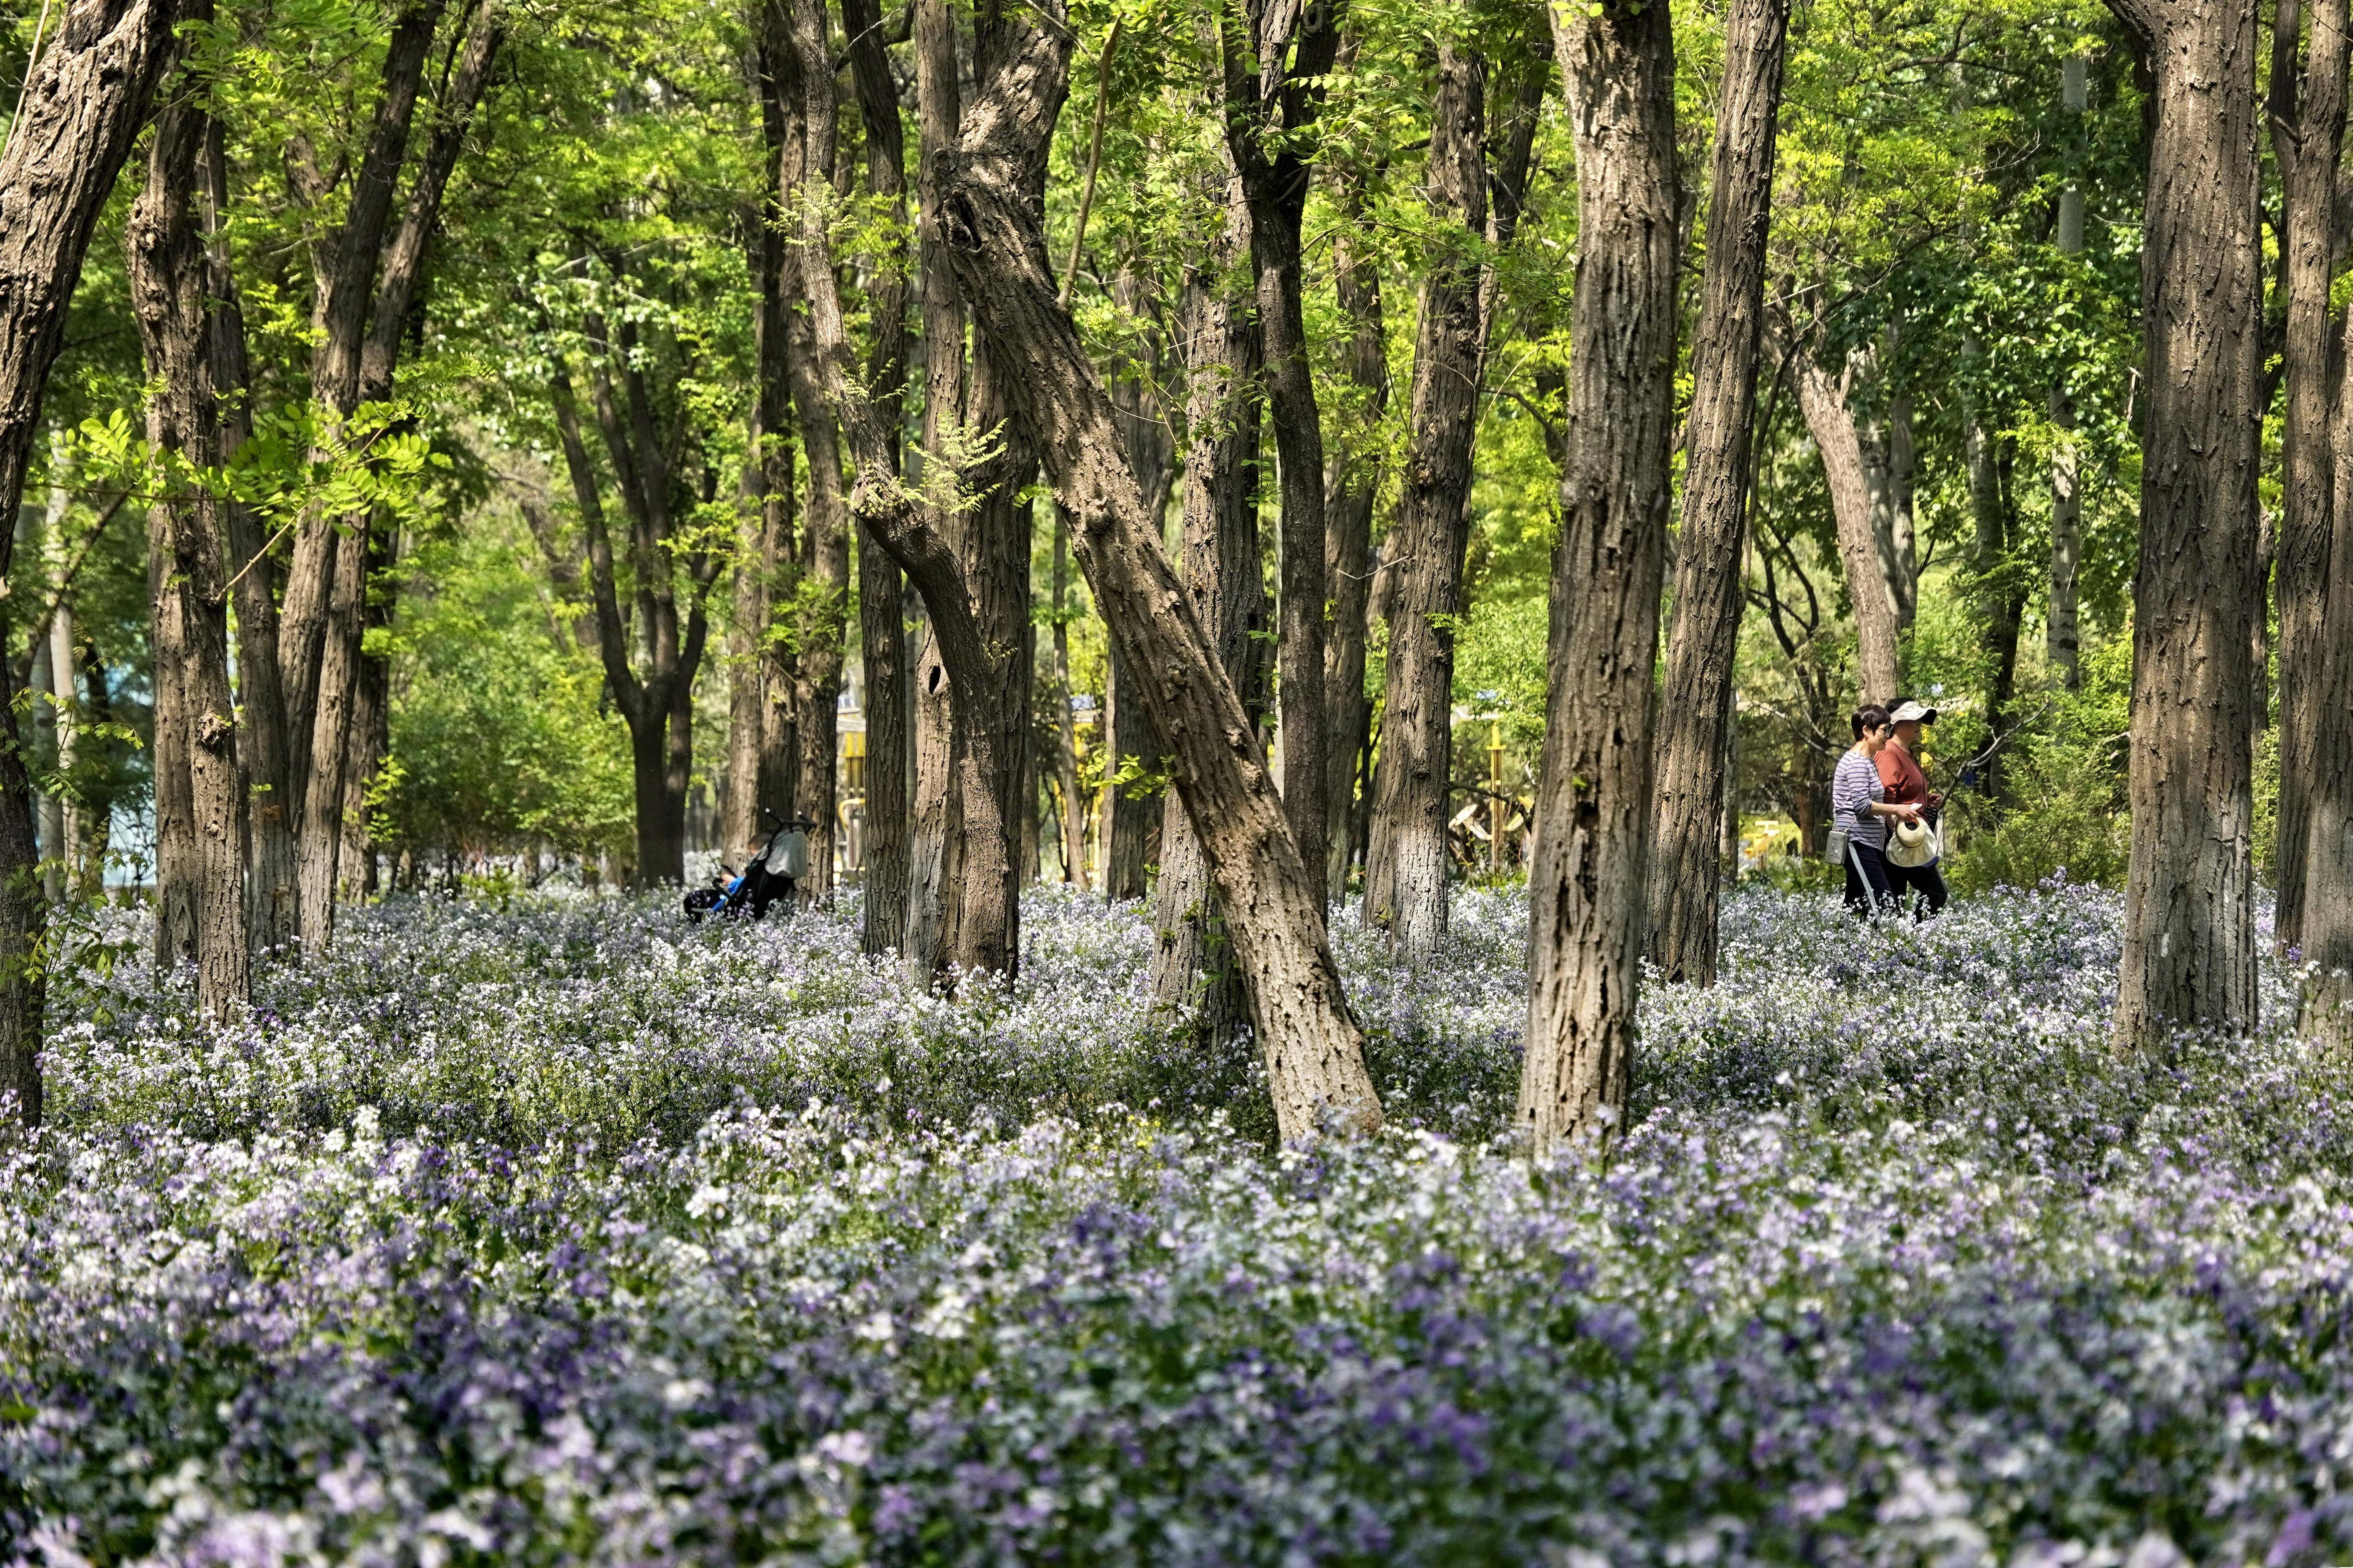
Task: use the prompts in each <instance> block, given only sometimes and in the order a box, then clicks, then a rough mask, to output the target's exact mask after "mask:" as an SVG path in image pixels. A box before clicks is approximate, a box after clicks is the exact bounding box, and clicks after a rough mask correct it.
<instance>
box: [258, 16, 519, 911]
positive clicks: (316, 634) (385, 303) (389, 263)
mask: <svg viewBox="0 0 2353 1568" xmlns="http://www.w3.org/2000/svg"><path fill="white" fill-rule="evenodd" d="M443 8H444V5H443V0H410V3H409V5H408V8H407V9H406V10H405V11H404V12H403V13H402V14H401V16H400V17H399V18H398V20H397V21H396V23H395V25H394V28H393V42H392V48H391V51H390V53H389V54H388V55H387V58H386V62H385V91H384V99H383V101H382V104H381V105H380V107H379V111H378V116H377V121H376V123H375V129H374V132H373V134H372V135H371V137H370V141H369V145H368V149H367V152H366V154H365V157H364V161H363V163H362V167H361V171H360V176H359V181H358V183H357V184H355V185H354V188H353V202H352V209H351V212H350V214H349V215H348V216H346V217H345V220H344V225H343V234H342V236H341V237H340V240H339V243H338V247H337V254H336V264H335V268H334V270H333V272H332V275H331V276H330V277H329V278H327V279H323V280H322V286H321V294H320V304H319V315H320V321H319V325H320V327H321V330H322V337H321V342H320V347H319V348H318V349H317V350H316V351H315V352H314V353H313V355H312V361H311V394H312V396H313V397H315V398H316V399H317V400H318V401H319V402H320V403H321V404H322V405H324V407H325V409H326V411H327V413H328V415H329V416H330V418H331V420H332V421H333V422H335V423H336V424H338V425H340V422H341V421H342V420H343V419H344V418H346V417H348V416H350V414H351V413H352V412H353V410H354V409H356V408H358V407H360V406H361V405H365V404H370V403H380V402H383V401H384V400H385V399H387V398H389V397H390V396H391V395H392V392H393V378H394V374H395V372H396V368H397V364H398V360H399V351H400V342H401V339H402V334H403V332H404V331H405V329H406V326H407V324H408V313H409V307H410V305H411V304H412V303H413V302H414V300H416V298H417V289H418V288H419V286H420V284H421V282H422V279H423V276H424V268H425V262H426V258H427V254H428V253H429V250H430V248H431V244H432V237H433V234H434V231H435V230H436V228H438V226H439V221H440V213H441V200H442V196H443V195H444V194H445V193H446V192H447V191H448V183H449V177H450V174H451V173H452V172H453V171H454V170H455V168H456V166H457V162H458V157H459V153H461V152H462V151H463V149H464V146H465V138H466V132H467V129H468V127H469V126H470V124H471V121H472V118H473V113H474V110H475V108H476V106H477V105H478V104H479V103H480V100H481V95H482V92H483V90H484V89H486V88H487V87H488V85H489V81H490V71H491V64H492V62H493V61H494V60H495V59H496V58H497V54H498V50H499V47H500V46H501V43H502V41H503V40H504V37H505V12H504V8H503V6H501V5H499V4H497V3H495V0H493V3H491V4H486V5H483V6H482V7H481V9H480V11H478V12H476V13H475V14H474V16H473V21H472V25H471V27H470V31H469V33H468V36H467V40H466V47H465V48H464V49H463V50H462V51H461V52H460V58H459V63H458V68H457V69H456V70H455V72H454V73H453V74H452V75H451V76H450V77H449V78H448V89H447V91H446V93H445V95H444V96H443V98H442V100H441V101H440V102H439V103H438V104H437V105H436V106H435V108H436V116H435V120H434V125H433V133H432V135H431V137H430V138H429V139H428V142H427V149H426V153H425V156H424V157H423V158H422V159H421V160H420V161H419V162H418V164H417V174H416V177H415V179H414V180H413V181H412V182H411V184H410V186H409V191H408V200H407V203H406V207H405V208H404V210H403V212H402V215H401V221H400V224H399V226H398V227H397V228H396V229H395V230H393V232H392V236H391V238H390V240H389V242H388V243H385V244H384V245H383V247H382V254H381V257H379V256H378V255H377V254H376V252H375V246H374V245H372V244H369V243H368V240H369V237H370V236H371V235H373V236H375V237H377V238H378V239H380V238H381V237H382V236H383V235H384V233H385V226H386V224H387V223H388V221H389V215H390V212H391V208H392V203H393V192H392V188H391V187H392V185H393V184H395V183H396V181H397V180H398V178H399V174H400V168H401V165H402V164H403V163H405V162H406V155H407V145H408V121H409V119H410V115H411V112H412V110H413V109H414V107H415V101H416V98H417V89H418V85H419V79H420V76H421V73H422V56H423V54H424V53H425V52H427V51H428V50H429V46H430V44H431V41H432V34H433V31H434V27H435V26H436V24H437V23H438V19H439V16H440V14H441V12H442V10H443ZM420 28H421V30H422V34H423V37H422V38H421V39H419V38H418V37H417V32H418V30H419V29H420ZM412 57H414V58H412ZM318 521H319V520H314V519H307V518H306V519H305V521H304V523H303V526H302V529H301V531H300V532H298V534H297V536H296V542H295V552H294V558H293V562H292V566H293V570H292V572H291V573H290V575H289V577H288V581H287V613H286V616H285V621H284V623H283V624H282V626H281V633H282V634H283V635H281V638H280V649H279V653H280V661H281V664H282V663H283V662H284V661H285V660H286V659H287V658H288V657H289V656H290V655H291V656H292V657H293V658H295V659H296V660H297V661H298V664H297V667H296V669H297V673H296V674H295V675H294V676H293V677H292V678H291V679H288V680H286V681H285V683H284V684H285V685H286V687H287V690H288V697H289V701H288V711H287V721H288V724H289V727H290V740H291V739H293V738H294V737H297V736H299V735H300V734H301V731H302V727H303V722H304V718H305V716H306V712H307V715H308V718H309V746H308V751H307V755H306V756H304V757H303V758H302V759H301V760H302V761H304V762H305V763H307V773H306V772H303V771H300V770H298V771H297V773H296V774H295V776H296V777H297V778H298V779H300V780H301V786H302V815H301V819H300V820H299V821H298V823H297V824H296V834H295V849H296V858H297V862H298V866H299V886H300V892H301V910H300V924H301V933H302V942H303V945H304V947H305V948H308V949H310V950H311V951H314V952H320V951H324V949H325V947H326V945H327V943H328V942H330V941H331V940H332V937H333V934H334V898H335V893H336V890H337V887H338V885H339V882H340V881H341V876H340V861H341V857H342V853H343V841H344V837H345V835H346V833H347V832H349V831H350V827H349V816H350V810H349V806H350V800H349V795H350V792H351V790H352V787H353V783H354V780H353V767H352V761H353V758H352V751H353V743H352V733H353V731H352V725H353V720H354V718H357V717H362V716H364V714H365V712H366V710H367V700H366V699H365V697H364V696H363V694H362V693H361V691H360V689H359V688H360V685H361V683H362V681H363V680H364V679H369V678H368V677H367V676H366V675H365V674H364V671H365V669H366V665H367V661H368V658H369V656H368V655H367V653H366V652H365V649H364V646H363V642H362V638H363V636H364V631H365V628H366V621H367V578H368V569H369V567H370V566H371V565H372V564H378V563H380V553H379V552H382V551H383V550H384V549H385V542H383V541H379V540H375V538H374V537H373V536H374V534H375V529H376V528H377V527H378V526H379V522H378V520H376V519H374V518H370V517H366V516H356V515H355V516H351V517H345V518H342V519H326V520H323V526H324V527H325V529H326V530H327V534H326V536H325V537H324V538H323V539H322V540H321V542H319V544H318V545H316V546H315V547H312V548H311V549H309V550H308V551H306V545H308V543H309V542H310V540H311V536H312V535H313V534H314V532H316V529H315V528H314V523H316V522H318ZM337 529H341V530H343V537H342V539H341V540H340V542H332V540H333V531H335V530H337ZM312 555H317V556H319V557H320V558H321V563H322V564H323V563H324V562H325V561H326V560H330V559H331V560H332V576H331V577H330V578H329V587H328V592H327V595H326V600H325V613H324V615H323V616H317V617H314V616H311V615H310V614H308V613H307V605H308V604H309V602H310V595H309V593H308V592H307V591H306V592H304V593H302V594H298V592H297V589H298V586H304V587H305V588H306V590H307V584H309V582H310V574H309V572H307V571H306V563H308V562H309V561H310V560H311V556H312ZM372 555H373V556H379V559H378V560H375V561H372V560H371V559H370V557H371V556H372ZM353 556H357V557H358V558H359V559H357V560H353V559H350V558H351V557H353ZM298 605H304V606H306V611H305V613H304V614H302V615H300V616H298V614H297V606H298ZM298 626H299V627H300V629H301V641H300V642H299V643H297V644H295V645H293V646H291V647H290V645H289V642H288V637H290V636H291V635H292V633H293V632H294V631H295V629H296V628H297V627H298ZM314 627H315V631H314ZM312 647H316V650H317V651H316V653H315V655H313V653H312V652H311V649H312ZM313 669H315V672H316V675H315V683H312V682H311V671H312V670H313ZM298 749H299V748H298Z"/></svg>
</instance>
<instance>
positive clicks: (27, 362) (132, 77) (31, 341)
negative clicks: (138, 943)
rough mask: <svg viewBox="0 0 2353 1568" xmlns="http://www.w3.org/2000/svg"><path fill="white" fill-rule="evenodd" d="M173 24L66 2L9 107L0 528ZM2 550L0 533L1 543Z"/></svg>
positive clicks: (29, 832)
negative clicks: (93, 238)
mask: <svg viewBox="0 0 2353 1568" xmlns="http://www.w3.org/2000/svg"><path fill="white" fill-rule="evenodd" d="M179 17H180V11H179V7H178V5H175V4H173V3H172V0H71V3H70V4H69V5H67V6H66V7H65V15H64V16H63V18H62V19H61V20H60V21H59V23H58V34H57V41H56V42H55V43H54V44H52V45H50V46H49V47H48V48H47V51H45V52H44V53H43V55H42V57H41V58H40V60H39V61H38V62H37V63H36V64H35V66H34V67H33V68H32V70H31V72H30V73H29V76H28V79H27V80H26V83H25V85H24V89H23V91H22V92H21V93H20V94H19V95H18V98H17V103H16V114H15V116H14V118H13V120H12V121H11V123H10V126H9V131H8V139H7V144H6V147H5V152H0V517H14V516H16V508H17V507H18V506H19V505H20V504H22V502H23V500H24V495H25V468H26V462H27V460H28V459H29V458H30V456H31V453H32V447H33V440H34V437H36V436H37V434H38V432H39V430H40V424H41V394H42V392H43V390H44V389H45V388H46V387H47V384H48V379H49V367H50V366H51V365H52V364H54V363H56V362H57V357H58V348H59V346H60V345H61V344H62V343H63V342H64V340H65V319H66V307H67V305H68V303H69V301H70V300H71V299H72V297H73V290H74V284H75V282H76V281H77V280H78V279H79V278H80V276H81V264H82V258H83V256H84V255H85V254H86V253H87V251H88V250H89V248H90V230H91V229H92V228H93V227H94V226H96V225H97V222H98V216H99V213H100V209H101V208H103V207H104V206H105V205H106V198H107V195H108V194H109V193H110V192H111V190H112V189H113V188H114V180H115V176H116V175H117V174H120V173H121V169H122V161H123V159H124V158H126V157H128V156H129V155H130V152H131V142H132V137H133V136H134V135H135V134H136V133H137V132H138V129H139V123H140V121H142V119H144V118H145V116H146V113H147V104H148V100H149V98H150V97H151V96H152V95H153V92H154V89H155V80H156V78H157V77H158V76H160V75H161V74H162V72H163V70H164V64H165V62H166V60H167V59H168V58H169V56H170V53H171V47H172V29H173V27H174V25H175V24H176V23H177V22H178V21H179ZM9 539H10V536H9V535H8V534H5V533H0V580H6V579H7V577H8V575H9V570H10V563H9V561H8V559H7V556H8V554H9V553H10V546H9V543H8V542H6V541H8V540H9ZM0 621H5V616H0ZM0 630H5V627H0ZM0 646H7V644H6V642H5V638H0ZM14 686H15V680H14V678H13V673H12V671H11V668H10V665H9V661H8V660H6V659H0V1091H7V1092H13V1093H14V1095H15V1097H16V1114H17V1116H18V1117H19V1118H20V1119H22V1120H23V1121H24V1122H25V1123H26V1125H27V1126H33V1125H37V1124H38V1122H39V1121H40V1120H41V1072H40V1054H39V1053H40V1048H41V1007H42V998H43V985H42V977H41V968H40V963H41V959H40V952H39V945H40V940H41V932H42V928H43V924H44V922H45V921H46V919H47V904H46V902H45V901H44V900H43V899H42V897H41V882H40V851H39V849H38V847H37V845H36V843H35V840H34V837H33V787H32V781H31V780H30V779H29V778H28V777H27V776H26V771H25V762H24V756H23V753H22V752H21V751H20V750H19V747H18V744H17V739H16V738H17V733H18V731H17V729H16V716H15V715H16V701H15V699H16V691H15V689H14Z"/></svg>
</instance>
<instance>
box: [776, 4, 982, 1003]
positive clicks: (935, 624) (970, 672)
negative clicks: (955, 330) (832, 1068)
mask: <svg viewBox="0 0 2353 1568" xmlns="http://www.w3.org/2000/svg"><path fill="white" fill-rule="evenodd" d="M791 5H792V11H791V18H790V20H791V28H792V38H793V43H794V45H795V47H797V50H798V51H799V57H800V62H801V71H800V76H799V80H798V84H797V85H798V88H799V90H800V92H801V94H802V95H803V96H802V103H801V108H802V110H803V113H804V114H805V116H806V121H807V135H808V138H809V140H810V142H812V143H814V144H819V145H822V144H824V143H826V142H829V141H830V139H831V137H832V136H833V134H834V121H835V100H834V90H833V74H832V70H831V68H830V65H829V63H828V62H829V58H830V57H829V55H828V52H827V43H826V31H825V22H824V12H823V10H822V9H821V6H820V0H791ZM834 195H835V193H834V191H833V189H832V186H831V184H830V183H829V182H825V181H818V180H812V181H811V182H809V187H808V193H807V199H804V200H803V201H802V203H801V204H800V205H801V215H800V216H801V222H800V227H799V234H798V238H799V242H800V246H801V279H802V282H803V284H804V286H805V288H806V289H807V300H808V311H809V324H810V331H811V335H812V337H813V338H814V340H815V344H816V351H817V362H818V365H820V366H821V367H822V370H823V374H824V377H825V386H826V389H827V391H828V393H829V394H830V395H831V397H832V399H833V403H834V405H835V406H836V407H837V408H838V409H839V411H840V415H841V420H842V424H843V426H845V427H846V429H847V431H848V433H849V445H850V450H851V453H852V454H853V456H854V458H855V459H856V476H857V477H856V479H855V481H854V483H853V485H852V488H851V490H850V495H849V511H850V514H851V515H852V516H853V517H855V518H856V519H857V521H859V523H860V525H861V526H863V527H865V528H866V529H867V530H869V531H871V533H872V534H873V536H874V538H875V540H876V541H877V542H879V543H881V545H882V547H883V548H884V549H885V550H887V551H889V552H891V554H892V557H893V559H895V560H896V561H897V562H898V563H899V565H900V568H901V569H902V571H904V572H905V573H906V574H907V577H908V580H909V581H910V582H912V583H913V584H914V585H915V590H916V592H917V593H918V594H920V595H923V607H924V609H925V611H926V613H927V614H928V615H929V616H930V617H931V622H932V633H933V637H934V643H935V646H936V647H937V650H938V653H939V668H940V669H941V670H942V671H944V674H945V676H946V679H947V682H948V696H949V701H950V704H951V709H952V719H953V723H954V727H955V733H956V734H957V735H959V736H960V737H962V739H963V742H964V745H963V754H962V757H961V759H960V764H959V767H958V776H957V784H958V789H959V794H960V796H961V803H962V806H963V810H964V826H965V832H964V834H963V836H962V837H963V846H962V848H963V856H964V877H963V881H964V883H965V899H964V900H963V909H962V910H961V912H960V915H959V918H958V920H957V921H956V926H955V933H954V937H953V940H952V941H950V942H947V943H945V944H944V945H943V947H942V949H941V959H940V964H939V968H938V970H937V972H936V973H937V975H938V977H939V978H941V979H946V978H949V976H950V975H951V973H954V972H955V971H962V972H964V973H980V974H995V975H1003V976H1006V977H1008V979H1009V978H1010V977H1011V976H1012V975H1013V973H1014V969H1015V964H1016V963H1017V961H1018V956H1019V950H1018V946H1017V945H1016V940H1017V935H1016V928H1015V927H1014V926H1013V924H1012V921H1013V920H1014V918H1016V911H1017V910H1018V883H1017V881H1016V879H1015V877H1014V865H1013V858H1012V856H1011V854H1010V853H1009V849H1010V847H1011V842H1012V840H1011V836H1010V834H1009V833H1008V829H1009V828H1010V827H1011V826H1012V825H1011V824H1009V823H1008V822H1007V821H1006V819H1005V817H1004V816H1002V815H1001V812H1000V806H999V802H1000V801H1001V799H1002V795H1001V793H1000V791H999V790H998V788H997V779H998V778H999V777H1001V776H1002V774H1001V764H1000V763H999V759H998V757H997V746H998V744H999V742H1000V738H1001V737H1002V735H1003V734H1004V732H1005V730H1006V724H1005V721H1004V718H1003V715H1002V714H1001V713H1000V712H999V711H998V710H997V700H998V696H999V692H1000V690H1001V687H1002V679H1003V672H1002V671H1001V670H1000V669H999V668H997V658H996V656H995V652H994V650H993V649H992V648H991V647H989V644H988V639H987V633H986V632H985V631H984V629H983V623H982V620H981V618H980V614H979V612H978V610H977V609H976V597H977V595H975V594H974V593H973V592H972V590H971V588H970V586H969V585H968V584H967V583H966V580H965V574H964V569H963V565H962V563H960V562H959V561H958V560H957V556H956V552H955V550H954V549H952V548H951V546H950V544H949V542H948V541H946V540H945V539H943V538H942V537H941V536H940V534H939V532H938V531H936V530H935V529H934V528H933V527H932V526H931V524H930V522H929V521H928V519H927V517H926V515H925V513H926V512H927V510H929V509H926V508H922V507H919V506H917V505H915V504H913V498H912V497H910V496H909V495H908V493H907V489H906V487H905V486H904V485H903V484H902V483H901V481H900V479H899V473H898V461H897V455H896V446H895V440H894V437H893V435H892V427H891V426H888V425H886V424H885V422H884V420H883V418H882V417H881V415H880V414H879V413H878V410H877V408H876V405H874V403H873V402H872V401H871V397H870V395H869V392H868V388H867V386H866V384H865V383H864V380H863V378H862V377H861V376H860V374H859V369H858V365H857V363H856V357H855V354H854V352H853V351H852V349H851V346H850V342H849V329H848V327H847V325H846V324H845V322H844V320H843V316H842V310H841V298H840V290H839V285H838V284H837V283H836V281H835V279H834V275H833V268H832V265H831V260H830V251H829V250H828V243H827V233H828V230H827V225H828V222H829V221H830V217H831V215H832V212H833V210H834V209H833V205H832V202H833V198H834Z"/></svg>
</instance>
